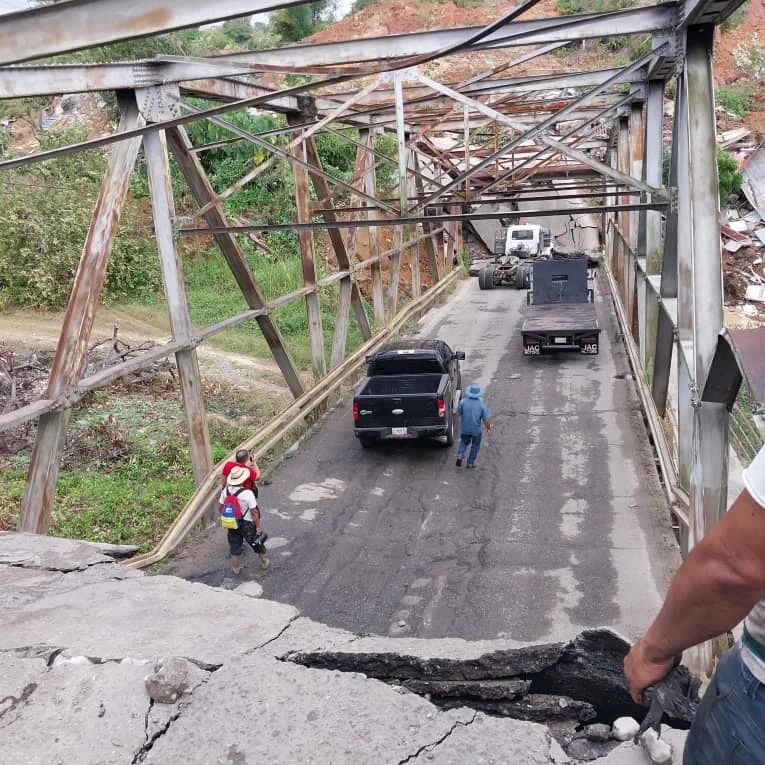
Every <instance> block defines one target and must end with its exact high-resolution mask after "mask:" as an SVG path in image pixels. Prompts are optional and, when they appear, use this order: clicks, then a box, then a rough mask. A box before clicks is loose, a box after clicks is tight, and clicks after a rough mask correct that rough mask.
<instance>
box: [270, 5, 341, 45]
mask: <svg viewBox="0 0 765 765" xmlns="http://www.w3.org/2000/svg"><path fill="white" fill-rule="evenodd" d="M334 6H335V4H334V2H333V0H317V2H313V3H303V4H302V5H293V6H291V7H289V8H280V9H279V10H278V11H272V12H271V29H272V30H273V32H274V33H275V34H276V35H277V36H278V37H279V38H280V39H281V40H282V41H283V42H296V41H297V40H302V39H303V38H304V37H308V36H309V35H312V34H313V33H314V32H318V31H319V30H320V29H323V28H324V27H326V26H328V25H329V24H330V23H331V22H332V21H333V20H334V15H333V14H334V10H335V8H334Z"/></svg>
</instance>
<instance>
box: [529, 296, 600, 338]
mask: <svg viewBox="0 0 765 765" xmlns="http://www.w3.org/2000/svg"><path fill="white" fill-rule="evenodd" d="M599 329H600V326H599V325H598V319H597V316H596V313H595V306H594V305H593V304H592V303H545V304H543V305H529V306H526V310H525V317H524V320H523V326H522V327H521V331H522V332H586V331H587V330H592V331H597V330H599Z"/></svg>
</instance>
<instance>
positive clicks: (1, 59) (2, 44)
mask: <svg viewBox="0 0 765 765" xmlns="http://www.w3.org/2000/svg"><path fill="white" fill-rule="evenodd" d="M301 2H303V0H218V2H216V3H190V2H182V3H157V2H156V0H130V2H125V0H69V1H68V2H64V3H54V4H52V5H45V6H40V7H38V8H33V9H31V10H26V11H18V12H17V13H7V14H4V15H2V16H0V64H13V63H15V62H17V61H30V60H31V59H35V58H41V57H43V56H52V55H55V54H56V53H67V52H69V51H74V50H81V49H82V48H91V47H93V46H94V45H103V44H104V43H110V42H115V41H117V40H129V39H132V38H136V37H146V36H148V35H153V34H157V33H159V32H169V31H171V30H174V29H183V28H185V27H195V26H199V25H200V24H209V23H210V22H213V21H224V20H225V19H233V18H236V17H237V16H247V15H249V14H252V13H268V12H269V11H275V10H277V9H278V8H285V7H288V6H290V5H299V4H300V3H301Z"/></svg>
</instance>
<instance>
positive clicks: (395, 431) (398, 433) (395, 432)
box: [390, 428, 407, 436]
mask: <svg viewBox="0 0 765 765" xmlns="http://www.w3.org/2000/svg"><path fill="white" fill-rule="evenodd" d="M390 432H391V435H393V436H405V435H406V433H407V431H406V428H391V429H390Z"/></svg>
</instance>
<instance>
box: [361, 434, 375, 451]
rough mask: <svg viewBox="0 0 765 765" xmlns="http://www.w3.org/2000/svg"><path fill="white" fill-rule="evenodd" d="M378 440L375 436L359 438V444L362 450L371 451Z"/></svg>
mask: <svg viewBox="0 0 765 765" xmlns="http://www.w3.org/2000/svg"><path fill="white" fill-rule="evenodd" d="M376 441H377V439H376V438H375V437H374V436H359V443H360V444H361V448H362V449H371V448H372V447H373V446H374V445H375V442H376Z"/></svg>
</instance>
